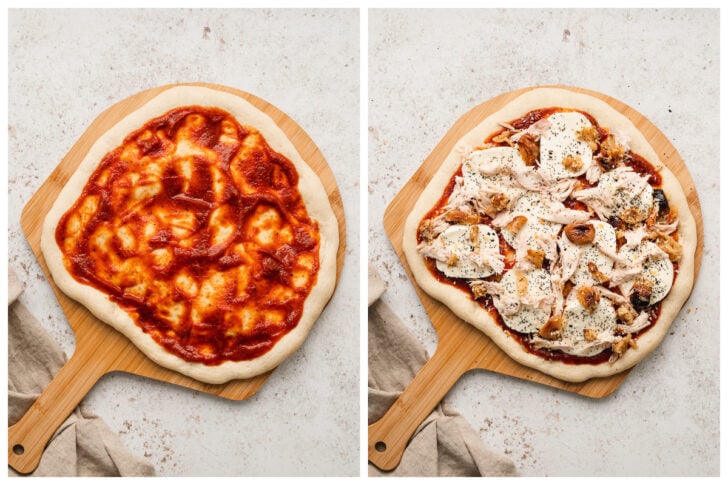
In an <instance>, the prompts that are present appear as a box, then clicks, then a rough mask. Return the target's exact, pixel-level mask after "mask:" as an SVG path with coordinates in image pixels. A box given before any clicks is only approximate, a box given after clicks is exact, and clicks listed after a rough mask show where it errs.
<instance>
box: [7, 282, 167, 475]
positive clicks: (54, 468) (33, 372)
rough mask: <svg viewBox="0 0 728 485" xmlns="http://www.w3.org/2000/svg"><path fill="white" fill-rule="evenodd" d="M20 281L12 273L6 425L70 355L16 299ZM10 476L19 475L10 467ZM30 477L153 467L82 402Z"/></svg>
mask: <svg viewBox="0 0 728 485" xmlns="http://www.w3.org/2000/svg"><path fill="white" fill-rule="evenodd" d="M21 293H22V284H21V283H20V281H19V280H18V278H17V276H16V275H15V273H14V272H13V270H12V269H9V275H8V304H9V306H8V426H12V425H13V424H15V423H16V422H18V421H19V420H20V418H22V417H23V415H24V414H25V413H26V411H27V410H28V409H29V408H30V406H31V405H32V404H33V403H34V402H35V400H36V399H37V398H38V396H40V393H41V392H42V391H43V389H45V388H46V386H47V385H48V384H49V383H50V382H51V380H52V379H53V376H55V375H56V374H57V373H58V371H59V370H60V369H61V367H63V365H64V364H65V362H66V357H65V355H64V354H63V351H62V350H61V349H60V348H59V347H58V345H57V344H56V343H55V342H54V341H53V339H51V337H50V336H49V335H48V334H47V333H46V331H45V329H43V327H42V326H41V324H40V322H38V320H37V319H36V318H35V317H34V316H33V315H32V314H31V313H30V311H28V309H27V308H26V307H25V305H23V303H21V302H20V301H18V300H17V299H18V296H19V295H20V294H21ZM8 474H9V475H10V476H18V475H19V474H18V473H17V472H16V471H15V470H13V469H12V468H8ZM31 475H32V476H150V475H154V467H152V465H151V464H149V463H148V462H147V461H145V460H143V459H141V458H139V457H136V456H134V455H132V454H131V453H130V452H129V451H128V450H127V449H126V448H125V447H124V445H123V443H122V442H121V440H120V439H119V437H118V436H117V434H116V433H114V432H113V431H112V430H111V429H109V427H108V426H107V425H106V424H105V423H104V421H103V420H102V419H101V418H100V417H98V416H95V415H94V414H92V413H90V412H88V411H87V410H85V409H84V407H83V403H81V404H80V405H79V406H78V407H77V408H76V409H75V410H74V411H73V413H71V415H70V416H69V417H68V418H67V419H66V421H65V422H64V423H63V424H62V425H61V426H60V428H59V429H58V430H57V431H56V433H55V434H54V435H53V437H52V438H51V440H50V442H49V443H48V447H47V448H46V450H45V451H44V452H43V456H42V457H41V460H40V464H39V465H38V468H36V470H35V471H34V472H33V473H32V474H31Z"/></svg>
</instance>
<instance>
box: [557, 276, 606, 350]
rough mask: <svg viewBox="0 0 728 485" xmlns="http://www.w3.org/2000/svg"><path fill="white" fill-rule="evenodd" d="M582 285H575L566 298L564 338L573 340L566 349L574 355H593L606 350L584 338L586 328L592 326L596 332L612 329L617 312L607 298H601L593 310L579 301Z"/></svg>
mask: <svg viewBox="0 0 728 485" xmlns="http://www.w3.org/2000/svg"><path fill="white" fill-rule="evenodd" d="M579 288H580V286H575V287H574V289H572V290H571V293H569V296H568V297H567V298H566V304H565V306H564V313H563V318H564V327H563V329H562V331H561V332H562V339H568V340H569V341H571V342H573V346H572V348H568V349H565V350H564V351H565V352H566V353H568V354H572V355H582V356H591V355H596V354H598V353H600V352H602V351H603V350H604V348H603V347H599V346H594V345H592V344H591V343H590V342H589V341H587V340H586V339H585V338H584V329H586V328H590V329H592V330H593V331H594V332H595V333H596V334H600V333H602V332H605V331H611V330H612V329H613V328H614V326H615V325H616V324H617V313H616V312H615V311H614V306H613V305H612V303H611V302H610V301H609V300H608V299H607V298H601V299H600V300H599V304H598V305H597V307H596V308H595V309H594V311H593V312H589V310H587V309H586V308H584V307H583V306H582V304H581V303H579V300H578V298H577V297H576V294H577V291H578V289H579Z"/></svg>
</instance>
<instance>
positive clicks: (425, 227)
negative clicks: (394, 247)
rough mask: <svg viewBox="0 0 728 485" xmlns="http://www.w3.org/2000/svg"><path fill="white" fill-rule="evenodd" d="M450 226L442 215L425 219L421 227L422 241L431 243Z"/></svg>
mask: <svg viewBox="0 0 728 485" xmlns="http://www.w3.org/2000/svg"><path fill="white" fill-rule="evenodd" d="M448 227H450V224H448V223H447V221H445V218H444V217H443V216H442V215H439V216H437V217H435V218H433V219H425V220H424V221H422V224H420V227H419V234H420V237H421V238H422V240H424V241H431V240H433V239H435V238H436V237H437V236H439V235H440V234H441V233H442V232H443V231H444V230H445V229H447V228H448Z"/></svg>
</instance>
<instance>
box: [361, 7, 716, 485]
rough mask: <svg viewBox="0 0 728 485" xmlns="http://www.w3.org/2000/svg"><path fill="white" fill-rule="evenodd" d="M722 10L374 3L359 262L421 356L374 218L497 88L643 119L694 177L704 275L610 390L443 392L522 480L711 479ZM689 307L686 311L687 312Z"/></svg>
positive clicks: (395, 268) (506, 386)
mask: <svg viewBox="0 0 728 485" xmlns="http://www.w3.org/2000/svg"><path fill="white" fill-rule="evenodd" d="M718 17H719V16H718V11H717V10H544V11H542V10H500V9H499V10H478V11H472V10H470V11H448V10H437V11H434V10H406V11H403V10H375V11H370V13H369V32H370V34H369V57H370V59H369V133H368V135H369V138H368V139H369V187H368V190H369V241H370V246H369V253H370V254H369V257H370V260H371V261H372V262H373V263H374V265H375V266H376V267H377V269H378V270H379V271H380V272H381V274H382V276H383V277H384V278H385V280H386V281H387V284H388V287H389V289H388V291H387V293H385V296H384V300H385V301H386V302H387V303H389V304H390V305H391V306H392V307H393V308H394V309H395V311H397V312H398V314H399V316H400V317H401V318H402V319H403V320H404V321H405V323H406V324H407V326H408V327H409V328H410V329H411V330H412V331H413V332H414V333H415V335H416V336H417V337H418V338H419V340H420V341H421V342H422V343H423V344H424V345H425V347H426V348H427V349H428V351H429V352H430V353H432V352H433V351H434V349H435V347H436V341H437V336H436V334H435V332H434V329H433V328H432V326H431V324H430V322H429V320H428V318H427V316H426V314H425V312H424V310H423V309H422V306H421V304H420V303H419V300H418V299H417V296H416V294H415V292H414V290H413V289H412V286H411V284H410V282H409V281H408V280H407V277H406V274H405V272H404V270H403V268H402V265H401V263H400V262H399V260H398V259H397V257H396V255H395V253H394V250H393V249H392V247H391V245H390V243H389V241H388V240H387V237H386V235H385V233H384V228H383V225H382V217H383V214H384V209H385V208H386V206H387V205H388V204H389V202H390V201H391V200H392V199H393V198H394V196H395V195H396V194H397V192H398V191H399V190H400V189H401V188H402V186H403V185H404V184H405V183H406V182H407V180H408V179H409V178H410V176H411V175H412V174H413V173H414V171H415V170H416V169H417V167H418V166H419V165H420V163H422V161H423V160H424V159H425V158H426V157H427V155H428V154H429V153H430V152H431V151H432V149H433V148H434V147H435V145H436V144H437V142H438V141H439V140H440V139H441V138H442V137H443V136H444V135H445V133H446V132H447V131H448V130H449V128H450V127H451V126H452V125H453V124H454V123H455V121H456V120H457V119H458V118H459V117H460V116H461V115H462V114H464V113H465V112H466V111H468V110H469V109H470V108H472V107H474V106H476V105H477V104H480V103H482V102H484V101H486V100H488V99H490V98H492V97H494V96H496V95H498V94H501V93H503V92H506V91H511V90H514V89H518V88H521V87H526V86H532V85H539V84H569V85H576V86H581V87H585V88H589V89H593V90H596V91H599V92H603V93H605V94H608V95H610V96H612V97H615V98H617V99H620V100H622V101H623V102H625V103H627V104H628V105H630V106H632V107H634V108H635V109H637V110H638V111H639V112H641V113H642V114H643V115H645V116H646V117H647V118H648V119H650V120H651V121H652V122H653V123H654V124H655V125H656V126H657V127H658V128H660V130H662V131H663V133H665V135H666V136H667V137H668V138H669V139H670V141H671V142H672V143H673V144H674V145H675V147H676V148H677V150H678V151H679V153H680V154H681V156H682V158H683V159H684V160H685V162H686V164H687V166H688V168H689V169H690V171H691V173H692V175H693V179H694V181H695V184H696V186H697V190H698V194H699V196H700V201H701V204H702V210H703V220H704V223H705V239H704V250H703V262H702V270H701V272H700V276H699V279H698V281H697V284H696V285H695V290H694V292H693V294H692V296H691V298H690V300H689V301H688V302H687V304H686V306H685V308H684V309H683V311H682V313H681V314H680V316H679V317H678V318H677V320H676V321H675V322H674V324H673V327H672V329H671V331H670V333H669V335H668V336H667V337H666V338H665V340H664V341H663V343H662V344H661V345H660V347H658V348H657V350H656V351H655V352H654V353H653V354H651V355H650V356H648V357H647V358H646V359H645V360H644V361H642V362H641V363H640V364H639V365H638V366H637V367H636V368H635V369H634V370H633V371H632V372H631V373H630V375H629V376H628V378H627V379H626V380H625V381H624V383H623V384H622V386H621V387H620V388H619V389H618V390H617V391H616V392H615V393H613V394H612V395H610V396H609V397H607V398H604V399H602V400H593V399H590V398H584V397H581V396H578V395H575V394H571V393H568V392H563V391H559V390H555V389H552V388H549V387H544V386H541V385H537V384H532V383H530V382H526V381H522V380H518V379H514V378H510V377H506V376H502V375H499V374H495V373H491V372H485V371H476V372H471V373H469V374H467V375H466V376H464V377H463V378H462V379H460V381H459V382H458V383H457V384H456V385H455V387H454V389H453V390H452V391H451V392H450V393H449V394H448V399H450V401H451V402H452V403H453V404H454V405H455V407H456V408H457V409H458V410H459V411H460V412H461V413H462V414H463V415H464V416H465V417H466V419H467V420H468V421H469V422H470V423H471V425H472V426H473V427H474V428H475V429H476V430H478V431H479V432H480V435H481V437H482V439H483V440H484V442H485V443H486V444H487V445H488V446H489V447H490V448H492V449H493V450H494V451H497V452H500V453H504V454H506V455H507V456H510V457H511V458H512V459H513V460H514V462H515V463H516V466H517V467H518V469H519V471H520V473H521V474H523V475H566V476H570V475H607V476H614V475H637V476H640V475H656V476H664V475H695V476H703V475H717V474H718V473H719V341H718V334H719V309H718V304H717V303H718V300H719V275H718V270H717V268H718V266H719V231H718V224H719V186H718V173H719V166H718V162H719V158H718V154H719V140H720V136H719V109H718V104H719V103H718V101H719V83H718V75H719V66H718V62H719V18H718ZM688 312H689V313H688Z"/></svg>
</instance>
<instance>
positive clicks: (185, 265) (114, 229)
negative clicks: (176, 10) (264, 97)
mask: <svg viewBox="0 0 728 485" xmlns="http://www.w3.org/2000/svg"><path fill="white" fill-rule="evenodd" d="M41 244H42V249H43V253H44V256H45V259H46V262H47V263H48V266H49V268H50V270H51V273H52V275H53V278H54V280H55V282H56V283H57V285H58V286H59V288H60V289H61V290H62V291H64V292H65V293H66V294H68V295H69V296H71V297H72V298H74V299H76V300H78V301H79V302H81V303H82V304H84V305H85V306H86V307H87V308H88V309H89V310H91V311H92V312H93V313H94V314H95V315H96V316H98V317H99V318H100V319H101V320H103V321H105V322H107V323H108V324H110V325H112V326H114V327H115V328H117V329H118V330H120V331H121V332H122V333H124V334H125V335H127V336H128V337H129V338H130V339H131V340H132V341H133V342H134V343H135V344H136V345H137V346H138V347H139V348H140V349H141V350H142V351H144V352H145V353H146V354H147V355H148V356H149V357H150V358H152V359H153V360H155V361H156V362H158V363H159V364H161V365H163V366H165V367H168V368H171V369H173V370H177V371H179V372H181V373H183V374H186V375H189V376H191V377H194V378H196V379H198V380H201V381H205V382H210V383H221V382H226V381H228V380H230V379H235V378H249V377H253V376H255V375H258V374H261V373H264V372H266V371H268V370H270V369H272V368H273V367H275V366H276V365H278V364H279V363H280V362H281V361H282V360H283V359H284V358H285V357H287V356H288V355H290V354H291V353H292V352H293V351H295V350H296V348H298V347H299V346H300V345H301V343H302V342H303V340H304V339H305V337H306V335H307V334H308V332H309V330H310V329H311V326H312V325H313V323H314V321H315V320H316V319H317V317H318V315H319V314H320V313H321V311H322V310H323V307H324V305H325V304H326V302H327V301H328V299H329V298H330V296H331V294H332V292H333V288H334V285H335V280H336V253H337V251H338V223H337V221H336V218H335V216H334V213H333V210H332V208H331V205H330V203H329V200H328V196H327V193H326V190H325V189H324V187H323V184H322V183H321V181H320V180H319V178H318V177H317V176H316V174H315V173H314V172H313V170H312V169H311V168H310V167H309V166H308V165H307V164H306V162H305V161H303V160H302V159H301V156H300V155H299V153H298V152H297V151H296V149H295V148H294V146H293V144H292V143H291V141H290V140H289V139H288V138H287V137H286V135H285V134H284V132H283V131H282V130H281V129H280V128H279V127H278V126H277V125H276V124H275V123H274V122H273V121H272V119H271V118H269V117H268V116H267V115H265V114H264V113H262V112H261V111H259V110H257V109H256V108H255V107H254V106H253V105H252V104H250V103H248V102H247V101H246V100H244V99H243V98H241V97H238V96H236V95H233V94H229V93H226V92H222V91H218V90H213V89H208V88H203V87H189V86H188V87H176V88H171V89H169V90H166V91H163V92H162V93H161V94H160V95H158V96H157V97H155V98H153V99H152V100H151V101H150V102H148V103H147V104H146V105H144V106H143V107H141V108H140V109H139V110H137V111H135V112H134V113H132V114H130V115H129V116H127V117H126V118H125V119H123V120H122V121H121V122H119V123H118V124H117V125H115V126H114V127H113V128H112V129H111V130H110V131H108V132H107V133H105V134H103V135H102V136H101V137H100V138H99V139H98V141H97V142H96V143H95V144H94V146H93V147H92V148H91V150H90V151H89V152H88V155H87V156H86V157H85V158H84V160H83V161H82V162H81V164H80V166H79V168H78V169H77V171H76V172H75V173H74V174H73V175H72V177H71V178H70V180H69V181H68V183H67V184H66V185H65V187H64V188H63V190H62V192H61V194H60V195H59V197H58V199H57V200H56V202H55V203H54V205H53V208H52V209H51V211H50V213H49V214H48V216H47V218H46V221H45V224H44V228H43V235H42V243H41Z"/></svg>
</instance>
